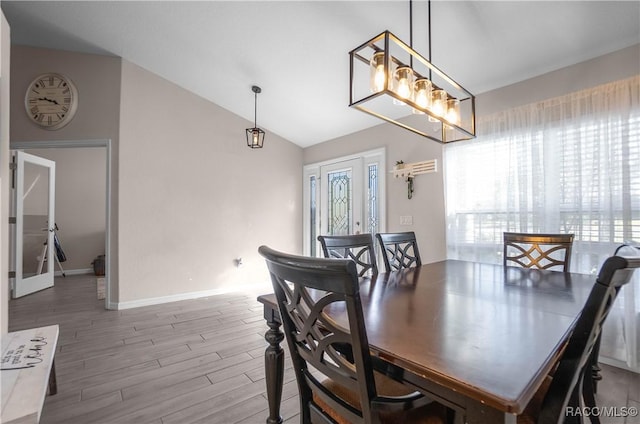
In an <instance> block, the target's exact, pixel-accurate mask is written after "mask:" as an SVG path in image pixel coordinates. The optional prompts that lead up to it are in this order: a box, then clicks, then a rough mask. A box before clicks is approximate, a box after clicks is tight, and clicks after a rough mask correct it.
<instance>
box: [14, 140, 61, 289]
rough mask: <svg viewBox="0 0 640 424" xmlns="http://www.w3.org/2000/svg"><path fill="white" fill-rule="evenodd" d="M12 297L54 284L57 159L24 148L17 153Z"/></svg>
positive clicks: (15, 154)
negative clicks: (30, 152) (29, 152)
mask: <svg viewBox="0 0 640 424" xmlns="http://www.w3.org/2000/svg"><path fill="white" fill-rule="evenodd" d="M13 158H14V159H13V160H14V164H15V167H14V176H15V177H14V190H13V192H14V196H13V202H12V211H13V214H12V216H13V217H15V219H14V220H12V222H14V223H15V226H14V230H15V231H13V232H12V246H13V248H12V249H11V251H12V256H13V261H12V262H13V269H14V272H15V278H14V280H13V282H12V283H13V284H12V288H13V297H14V298H17V297H21V296H25V295H27V294H30V293H33V292H36V291H39V290H42V289H46V288H48V287H52V286H53V273H54V262H55V256H54V255H55V254H56V253H55V250H54V241H53V240H54V231H55V216H54V208H55V162H53V161H50V160H48V159H44V158H41V157H38V156H34V155H30V154H28V153H24V152H21V151H15V152H14V156H13Z"/></svg>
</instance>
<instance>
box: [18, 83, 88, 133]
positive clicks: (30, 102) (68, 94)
mask: <svg viewBox="0 0 640 424" xmlns="http://www.w3.org/2000/svg"><path fill="white" fill-rule="evenodd" d="M24 106H25V109H26V112H27V116H28V117H29V118H30V119H31V121H32V122H33V123H35V124H36V125H39V126H40V127H42V128H44V129H48V130H57V129H59V128H62V127H64V126H65V125H67V124H68V123H69V121H71V119H72V118H73V115H75V113H76V109H77V107H78V91H77V90H76V88H75V86H74V85H73V83H72V82H71V80H69V79H68V78H67V77H64V76H62V75H60V74H53V73H48V74H43V75H40V76H39V77H37V78H36V79H34V80H33V81H32V82H31V84H29V88H28V89H27V94H26V96H25V99H24Z"/></svg>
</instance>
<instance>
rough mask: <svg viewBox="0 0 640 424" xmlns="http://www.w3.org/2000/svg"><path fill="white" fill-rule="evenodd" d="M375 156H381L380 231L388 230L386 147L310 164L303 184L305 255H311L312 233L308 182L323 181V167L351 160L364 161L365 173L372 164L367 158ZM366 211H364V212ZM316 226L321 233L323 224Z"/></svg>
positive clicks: (304, 171) (379, 182)
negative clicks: (313, 179) (310, 236)
mask: <svg viewBox="0 0 640 424" xmlns="http://www.w3.org/2000/svg"><path fill="white" fill-rule="evenodd" d="M375 156H379V157H380V168H379V173H378V178H379V180H378V196H379V199H378V206H379V221H380V222H379V231H380V232H384V231H385V230H386V226H387V186H386V184H387V183H386V181H387V178H386V174H387V171H386V165H387V150H386V148H385V147H380V148H377V149H373V150H366V151H363V152H358V153H352V154H349V155H345V156H340V157H336V158H332V159H327V160H323V161H320V162H314V163H310V164H307V165H304V166H303V167H302V178H303V182H302V187H303V188H302V216H303V219H302V250H303V254H305V255H309V245H310V241H311V240H309V234H310V232H311V228H310V226H309V219H308V217H309V216H310V214H311V210H310V200H311V199H310V193H309V187H308V182H309V179H310V178H311V177H312V176H315V177H316V179H317V181H320V180H321V175H320V168H321V167H322V166H327V165H333V164H336V163H339V162H345V161H350V160H354V159H363V172H364V170H365V169H367V166H368V164H369V163H370V162H369V161H367V158H371V157H375ZM319 189H320V186H317V189H316V190H319ZM318 193H319V191H318ZM364 202H365V199H363V206H364ZM317 207H318V208H321V207H320V202H318V205H317ZM364 210H365V209H363V211H364ZM320 219H322V217H320ZM316 224H317V225H318V227H317V232H318V234H320V233H319V230H320V228H321V223H320V222H319V221H318V222H316Z"/></svg>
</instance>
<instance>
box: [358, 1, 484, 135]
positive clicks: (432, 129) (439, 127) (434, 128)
mask: <svg viewBox="0 0 640 424" xmlns="http://www.w3.org/2000/svg"><path fill="white" fill-rule="evenodd" d="M429 3H430V2H429ZM430 14H431V12H430V4H429V15H430ZM410 19H412V17H411V18H410ZM430 19H431V17H430V16H429V32H430V31H431V29H430V27H431V22H430ZM411 31H412V29H411ZM412 38H413V37H412ZM430 45H431V34H429V46H430ZM430 48H431V47H429V49H430ZM376 53H383V54H384V59H383V60H384V65H383V66H384V69H385V80H384V87H383V88H382V89H381V90H380V91H377V92H373V93H372V92H371V90H370V85H369V84H370V75H369V67H370V63H371V58H372V57H373V55H374V54H376ZM429 56H431V52H429ZM349 57H350V78H349V91H350V93H349V99H350V101H349V106H350V107H354V108H356V109H358V110H361V111H363V112H365V113H368V114H370V115H373V116H375V117H377V118H380V119H382V120H385V121H387V122H389V123H392V124H394V125H397V126H399V127H402V128H404V129H406V130H409V131H412V132H414V133H416V134H418V135H421V136H423V137H426V138H429V139H431V140H435V141H437V142H439V143H443V144H444V143H450V142H454V141H461V140H469V139H472V138H475V136H476V133H475V131H476V128H475V96H474V95H473V94H471V93H470V92H469V91H468V90H466V89H465V88H464V87H462V86H461V85H460V84H458V83H457V82H456V81H454V80H453V79H452V78H450V77H449V76H448V75H446V74H445V73H444V72H443V71H441V70H440V69H439V68H437V67H436V66H435V65H433V64H432V63H431V61H430V60H427V59H426V58H424V57H423V56H422V55H420V54H419V53H417V52H416V51H415V50H414V49H413V48H412V47H411V46H410V45H407V44H405V43H404V42H403V41H401V40H400V39H399V38H398V37H396V36H395V35H393V34H392V33H391V32H389V31H388V30H387V31H384V32H382V33H381V34H379V35H377V36H375V37H373V38H372V39H370V40H369V41H367V42H365V43H363V44H362V45H360V46H358V47H356V48H355V49H353V50H352V51H350V52H349ZM429 59H430V58H429ZM363 65H364V67H363ZM400 66H409V67H411V69H412V71H413V73H414V75H416V76H417V77H422V78H428V79H429V80H430V81H431V82H432V84H433V89H443V90H445V91H446V92H447V94H448V99H457V100H458V101H459V105H460V109H459V110H460V122H450V121H448V120H447V119H446V118H445V117H444V116H441V115H438V114H436V113H434V111H433V110H432V109H430V108H425V107H421V106H420V105H418V104H417V103H416V102H415V101H414V100H413V99H412V98H403V97H401V96H400V95H398V94H397V93H396V92H395V91H393V89H392V87H391V78H392V73H393V70H394V68H396V69H397V68H398V67H400ZM363 80H364V83H363ZM392 100H396V103H398V102H400V103H403V104H404V105H405V106H408V108H406V107H405V108H402V107H399V106H397V105H394V106H391V103H392ZM390 115H393V116H390Z"/></svg>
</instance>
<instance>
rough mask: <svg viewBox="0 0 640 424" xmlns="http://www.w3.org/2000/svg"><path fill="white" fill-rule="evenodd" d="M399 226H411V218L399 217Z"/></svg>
mask: <svg viewBox="0 0 640 424" xmlns="http://www.w3.org/2000/svg"><path fill="white" fill-rule="evenodd" d="M400 225H413V216H411V215H403V216H401V217H400Z"/></svg>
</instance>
